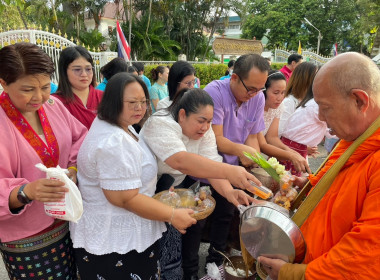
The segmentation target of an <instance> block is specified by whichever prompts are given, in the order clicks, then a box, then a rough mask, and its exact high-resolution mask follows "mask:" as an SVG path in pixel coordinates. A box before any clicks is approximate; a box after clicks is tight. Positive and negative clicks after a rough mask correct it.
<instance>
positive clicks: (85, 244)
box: [70, 73, 196, 280]
mask: <svg viewBox="0 0 380 280" xmlns="http://www.w3.org/2000/svg"><path fill="white" fill-rule="evenodd" d="M104 96H105V98H103V100H102V101H101V103H100V105H99V108H98V117H97V118H96V119H95V121H94V122H93V124H92V126H91V128H90V130H89V133H88V134H87V137H86V139H85V140H84V142H83V144H82V146H81V149H80V151H79V154H78V181H80V185H79V189H80V191H81V194H82V198H83V206H84V212H83V216H82V218H81V219H80V221H79V222H78V223H77V224H75V223H71V225H70V226H71V238H72V240H73V244H74V248H75V249H74V250H75V255H76V259H77V260H78V262H77V265H78V269H79V273H80V276H81V279H112V280H115V279H126V278H128V279H157V278H158V277H159V262H158V256H159V254H158V240H159V239H160V238H161V236H162V233H163V232H164V231H165V230H166V227H165V224H164V222H168V223H169V224H172V225H173V227H175V228H176V229H177V230H178V231H180V232H182V233H184V232H185V230H186V228H187V227H189V226H190V225H192V224H195V223H196V220H195V219H193V218H192V217H191V216H190V214H191V213H192V212H193V211H192V210H189V209H174V208H171V207H169V206H167V205H165V204H163V203H161V202H159V201H157V200H155V199H153V198H151V196H152V195H153V194H154V192H155V189H156V181H157V163H156V160H155V157H154V156H153V155H152V153H151V152H150V150H149V148H148V147H147V146H146V145H145V143H144V142H143V141H140V139H139V136H138V135H137V134H136V132H135V131H134V129H133V127H132V125H133V124H135V123H138V122H139V121H140V120H141V119H142V118H143V117H144V115H145V114H146V111H147V110H146V108H147V105H149V93H148V90H147V88H146V85H145V83H144V82H143V81H142V80H141V79H140V78H138V77H135V76H134V75H131V74H127V73H119V74H116V75H115V76H113V77H112V78H111V79H110V80H109V81H108V84H107V88H106V91H105V95H104Z"/></svg>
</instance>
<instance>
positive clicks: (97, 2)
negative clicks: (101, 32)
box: [84, 0, 109, 30]
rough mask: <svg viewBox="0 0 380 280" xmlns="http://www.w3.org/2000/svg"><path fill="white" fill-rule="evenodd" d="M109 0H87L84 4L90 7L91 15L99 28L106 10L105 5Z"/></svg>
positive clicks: (96, 27)
mask: <svg viewBox="0 0 380 280" xmlns="http://www.w3.org/2000/svg"><path fill="white" fill-rule="evenodd" d="M108 2H109V1H107V0H86V1H85V2H84V6H85V8H86V9H88V12H89V16H92V17H93V19H94V21H95V29H96V30H98V29H99V24H100V18H101V15H102V13H103V11H104V6H105V5H106V4H107V3H108Z"/></svg>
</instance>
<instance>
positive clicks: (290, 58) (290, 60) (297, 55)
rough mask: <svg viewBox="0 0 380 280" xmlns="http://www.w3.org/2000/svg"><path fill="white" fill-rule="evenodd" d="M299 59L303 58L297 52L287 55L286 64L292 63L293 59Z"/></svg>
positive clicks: (296, 60) (297, 60)
mask: <svg viewBox="0 0 380 280" xmlns="http://www.w3.org/2000/svg"><path fill="white" fill-rule="evenodd" d="M301 59H303V57H302V55H300V54H298V53H293V54H291V55H289V56H288V65H290V64H292V62H293V61H295V62H296V63H298V62H299V61H300V60H301Z"/></svg>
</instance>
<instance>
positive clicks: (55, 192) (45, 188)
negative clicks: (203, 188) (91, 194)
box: [24, 179, 69, 202]
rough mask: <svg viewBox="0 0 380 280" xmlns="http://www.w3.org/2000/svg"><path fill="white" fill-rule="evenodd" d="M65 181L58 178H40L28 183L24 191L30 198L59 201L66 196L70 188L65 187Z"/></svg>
mask: <svg viewBox="0 0 380 280" xmlns="http://www.w3.org/2000/svg"><path fill="white" fill-rule="evenodd" d="M64 185H65V183H63V182H61V181H58V180H51V179H38V180H36V181H33V182H30V183H28V184H27V185H26V186H25V188H24V193H25V194H26V195H27V196H28V198H29V199H30V200H37V201H41V202H59V201H61V200H62V199H63V198H64V197H65V193H66V192H68V191H69V189H68V188H65V187H63V186H64Z"/></svg>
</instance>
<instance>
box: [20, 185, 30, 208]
mask: <svg viewBox="0 0 380 280" xmlns="http://www.w3.org/2000/svg"><path fill="white" fill-rule="evenodd" d="M26 185H27V184H24V185H22V186H21V187H20V188H19V189H18V192H17V199H18V201H20V202H21V203H22V204H29V203H31V202H32V201H31V200H30V199H29V197H28V196H27V195H26V194H25V193H24V188H25V186H26Z"/></svg>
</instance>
